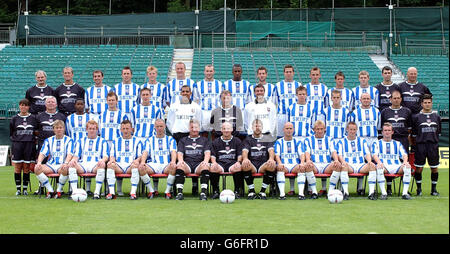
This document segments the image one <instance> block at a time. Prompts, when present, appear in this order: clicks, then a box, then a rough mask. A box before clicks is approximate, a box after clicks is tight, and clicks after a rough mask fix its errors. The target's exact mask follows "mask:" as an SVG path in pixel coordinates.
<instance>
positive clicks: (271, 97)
mask: <svg viewBox="0 0 450 254" xmlns="http://www.w3.org/2000/svg"><path fill="white" fill-rule="evenodd" d="M257 85H258V84H253V85H251V86H250V87H249V89H248V95H247V99H248V101H247V103H250V102H251V101H255V99H256V96H255V86H257ZM263 86H264V99H266V101H270V102H272V103H273V104H275V105H277V103H278V100H277V96H276V94H277V91H276V89H275V85H274V84H270V83H266V84H264V85H263Z"/></svg>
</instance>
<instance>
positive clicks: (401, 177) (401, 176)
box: [384, 174, 414, 196]
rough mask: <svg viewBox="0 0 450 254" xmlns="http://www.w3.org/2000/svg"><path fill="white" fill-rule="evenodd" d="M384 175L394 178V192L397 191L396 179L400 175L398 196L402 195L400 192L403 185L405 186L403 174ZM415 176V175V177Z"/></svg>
mask: <svg viewBox="0 0 450 254" xmlns="http://www.w3.org/2000/svg"><path fill="white" fill-rule="evenodd" d="M384 177H386V178H387V177H390V178H392V185H393V187H394V189H393V192H392V193H395V190H396V188H395V185H396V184H395V179H396V178H398V177H400V183H399V187H398V196H400V193H401V192H402V187H403V184H402V183H403V174H384ZM413 178H414V177H413Z"/></svg>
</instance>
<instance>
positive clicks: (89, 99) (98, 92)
mask: <svg viewBox="0 0 450 254" xmlns="http://www.w3.org/2000/svg"><path fill="white" fill-rule="evenodd" d="M111 89H112V88H111V87H109V86H107V85H103V86H101V87H96V86H91V87H89V88H88V89H86V91H85V93H86V94H85V96H84V101H85V107H86V108H87V109H89V113H91V114H96V115H100V114H101V113H103V112H105V111H106V110H107V109H108V104H107V103H106V102H107V95H108V93H109V91H111Z"/></svg>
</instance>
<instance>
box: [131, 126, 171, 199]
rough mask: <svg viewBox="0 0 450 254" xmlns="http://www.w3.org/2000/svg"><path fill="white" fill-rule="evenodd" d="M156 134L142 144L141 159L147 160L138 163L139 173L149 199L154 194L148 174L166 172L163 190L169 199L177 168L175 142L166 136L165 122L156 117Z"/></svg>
mask: <svg viewBox="0 0 450 254" xmlns="http://www.w3.org/2000/svg"><path fill="white" fill-rule="evenodd" d="M155 129H156V135H153V136H151V137H150V138H148V139H147V141H146V142H145V145H144V148H143V149H144V152H143V153H142V157H143V158H142V159H143V160H144V161H145V160H146V161H147V163H146V164H143V165H140V167H139V174H140V175H141V180H142V182H143V183H144V184H145V185H146V186H147V188H148V189H149V193H148V196H147V198H149V199H151V198H153V197H154V195H155V191H154V190H153V187H152V184H151V181H150V175H152V174H167V175H168V176H167V186H166V190H165V191H164V197H165V198H166V199H171V198H172V194H171V193H170V190H171V189H172V186H173V183H174V181H175V170H176V169H177V164H176V161H177V142H176V141H175V139H174V138H173V137H171V136H167V135H166V134H165V132H166V124H165V122H164V120H163V119H156V121H155Z"/></svg>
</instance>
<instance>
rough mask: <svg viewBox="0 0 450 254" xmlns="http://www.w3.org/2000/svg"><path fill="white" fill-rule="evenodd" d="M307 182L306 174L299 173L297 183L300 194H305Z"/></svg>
mask: <svg viewBox="0 0 450 254" xmlns="http://www.w3.org/2000/svg"><path fill="white" fill-rule="evenodd" d="M305 182H306V174H305V173H298V174H297V185H298V194H299V195H302V196H304V195H305Z"/></svg>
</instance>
